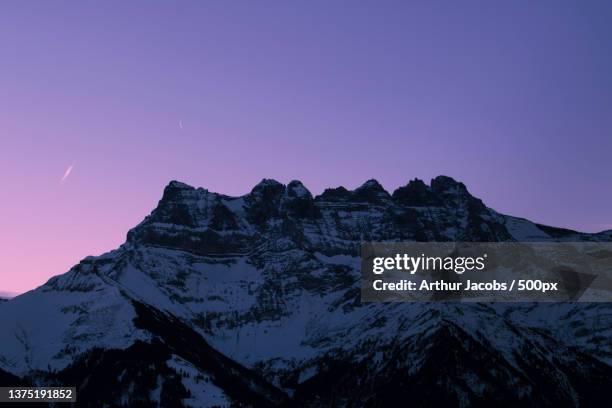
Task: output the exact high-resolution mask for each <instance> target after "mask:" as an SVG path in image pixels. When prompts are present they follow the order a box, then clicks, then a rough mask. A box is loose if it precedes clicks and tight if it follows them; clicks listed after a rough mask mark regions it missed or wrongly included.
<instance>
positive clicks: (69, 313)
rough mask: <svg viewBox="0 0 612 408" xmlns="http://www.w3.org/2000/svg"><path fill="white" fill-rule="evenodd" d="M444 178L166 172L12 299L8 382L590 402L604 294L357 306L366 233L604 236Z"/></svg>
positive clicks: (606, 363) (118, 391)
mask: <svg viewBox="0 0 612 408" xmlns="http://www.w3.org/2000/svg"><path fill="white" fill-rule="evenodd" d="M611 238H612V237H610V235H609V234H606V233H601V234H582V233H578V232H574V231H568V230H563V229H558V228H553V227H548V226H542V225H538V224H534V223H532V222H530V221H528V220H525V219H521V218H516V217H512V216H508V215H503V214H500V213H497V212H496V211H495V210H493V209H491V208H488V207H487V206H486V205H485V204H484V203H483V202H482V201H481V200H480V199H478V198H476V197H473V196H472V195H471V194H470V193H469V191H468V189H467V188H466V186H465V185H464V184H463V183H460V182H457V181H455V180H453V179H452V178H450V177H445V176H439V177H436V178H435V179H433V180H432V181H431V183H430V184H429V185H427V184H425V183H424V182H423V181H421V180H416V179H415V180H413V181H410V182H409V183H407V184H406V185H405V186H403V187H400V188H398V189H397V190H395V191H394V192H393V193H389V192H387V191H385V189H384V188H383V187H382V186H381V185H380V183H378V182H377V181H376V180H369V181H367V182H366V183H364V184H363V185H362V186H360V187H359V188H357V189H355V190H352V191H351V190H348V189H346V188H344V187H338V188H334V189H327V190H325V191H324V192H323V193H322V194H321V195H319V196H316V197H313V196H312V194H311V193H310V192H309V191H308V190H307V189H306V187H304V185H303V184H302V183H301V182H299V181H292V182H290V183H289V184H288V185H283V184H282V183H279V182H277V181H275V180H268V179H266V180H262V181H261V182H260V183H259V184H257V185H256V186H255V187H254V188H253V189H252V190H251V192H249V193H248V194H245V195H243V196H240V197H230V196H226V195H223V194H218V193H214V192H210V191H208V190H205V189H201V188H194V187H191V186H189V185H187V184H184V183H181V182H178V181H172V182H170V183H169V184H168V186H167V187H166V188H165V189H164V192H163V195H162V198H161V200H160V201H159V203H158V205H157V207H156V208H155V209H154V210H153V211H152V212H151V214H150V215H148V216H147V217H146V218H145V219H144V220H143V221H142V222H141V223H140V224H139V225H137V226H136V227H134V228H133V229H131V230H130V231H129V232H128V234H127V240H126V242H125V243H124V244H123V245H122V246H121V247H119V248H118V249H116V250H114V251H111V252H109V253H106V254H104V255H101V256H98V257H88V258H86V259H84V260H82V261H81V262H80V263H79V264H77V265H76V266H74V267H73V268H72V269H71V270H70V271H68V272H67V273H66V274H64V275H61V276H57V277H54V278H52V279H50V280H49V281H48V282H47V283H46V284H45V285H43V286H41V287H40V288H38V289H36V290H34V291H31V292H28V293H26V294H24V295H21V296H18V297H17V298H15V299H12V300H9V301H7V302H3V303H1V304H0V325H1V327H2V328H3V331H2V332H0V381H2V382H3V384H7V385H10V384H12V383H15V384H18V385H24V384H74V385H76V386H77V387H78V395H79V401H81V402H82V403H83V404H84V405H85V404H89V405H90V406H103V405H108V406H164V407H166V406H193V407H204V406H223V405H231V404H235V405H240V404H242V405H246V406H257V407H258V406H262V407H268V406H312V407H317V406H372V407H378V406H380V407H383V406H384V407H388V406H396V405H398V404H399V402H400V401H403V403H402V404H401V405H405V404H404V403H405V402H406V401H412V402H413V403H414V405H416V406H419V404H420V406H440V405H452V406H471V405H487V406H488V405H492V404H497V405H500V406H575V405H582V406H595V405H596V404H598V403H599V402H600V400H601V399H603V398H604V397H605V398H607V390H608V387H609V386H610V385H612V384H611V382H610V378H612V367H611V363H612V346H611V344H610V342H609V339H610V337H611V335H612V332H611V330H612V328H611V327H610V325H609V321H610V320H609V319H610V318H612V306H610V305H608V304H577V303H575V304H574V303H563V304H536V305H534V304H491V305H489V304H451V303H435V304H431V303H420V304H415V303H411V304H408V303H361V302H360V295H359V293H360V292H359V289H360V272H359V265H360V260H359V247H360V244H361V243H362V242H364V241H479V242H495V241H545V242H548V241H610V240H611Z"/></svg>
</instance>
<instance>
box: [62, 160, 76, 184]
mask: <svg viewBox="0 0 612 408" xmlns="http://www.w3.org/2000/svg"><path fill="white" fill-rule="evenodd" d="M73 167H74V164H72V165H70V167H68V168H67V169H66V171H65V172H64V177H62V181H61V182H62V183H63V182H64V180H66V179H67V178H68V176H69V175H70V173H72V168H73Z"/></svg>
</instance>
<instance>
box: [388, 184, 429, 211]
mask: <svg viewBox="0 0 612 408" xmlns="http://www.w3.org/2000/svg"><path fill="white" fill-rule="evenodd" d="M392 197H393V200H395V201H397V202H399V203H401V204H404V205H408V206H413V207H426V206H439V205H441V202H440V199H439V198H438V197H437V196H436V194H435V193H434V192H433V191H432V189H431V188H430V187H429V186H428V185H426V184H425V183H424V182H423V180H419V179H417V178H415V179H414V180H411V181H410V182H409V183H408V184H406V185H405V186H403V187H400V188H398V189H397V190H395V191H394V192H393V196H392Z"/></svg>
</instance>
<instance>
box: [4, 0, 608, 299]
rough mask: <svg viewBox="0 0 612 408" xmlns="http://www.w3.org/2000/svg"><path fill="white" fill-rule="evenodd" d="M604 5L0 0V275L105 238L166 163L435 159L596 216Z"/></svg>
mask: <svg viewBox="0 0 612 408" xmlns="http://www.w3.org/2000/svg"><path fill="white" fill-rule="evenodd" d="M128 3H129V4H128ZM254 3H259V4H258V5H255V4H254ZM290 3H291V4H290ZM298 3H300V4H298ZM357 3H360V4H359V5H358V4H357ZM430 3H436V5H434V6H432V5H431V4H430ZM459 3H460V4H461V5H460V4H459ZM610 21H612V2H609V1H601V2H597V1H588V2H576V1H571V2H564V1H538V2H533V1H528V2H522V1H512V2H489V1H483V2H456V1H449V2H422V3H419V2H408V1H398V2H387V1H383V2H381V1H371V2H348V1H347V2H336V1H321V2H313V1H309V2H281V1H278V2H273V1H266V2H252V1H248V2H238V1H232V2H221V1H219V2H212V1H210V2H209V1H206V2H168V1H164V2H151V1H147V2H142V3H138V2H134V1H132V2H123V1H121V2H112V1H105V2H84V1H78V2H77V1H74V2H62V1H53V2H48V1H40V2H34V1H28V2H16V1H14V2H6V1H5V2H2V3H1V4H0V51H1V53H2V54H1V57H0V58H1V59H0V61H1V62H0V91H1V97H0V174H1V175H2V176H1V177H2V183H1V185H0V191H1V193H0V194H1V195H0V198H1V200H0V227H1V229H0V274H1V276H0V279H1V280H0V289H1V290H6V291H17V292H20V291H24V290H27V289H30V288H33V287H35V286H37V285H39V284H42V283H43V282H44V281H46V280H47V279H48V278H49V277H50V276H52V275H55V274H59V273H63V272H65V271H66V270H68V269H69V267H70V266H72V265H73V264H75V263H77V262H78V261H79V260H80V259H81V258H83V257H84V256H86V255H90V254H100V253H102V252H104V251H107V250H110V249H113V248H115V247H117V246H118V245H119V244H121V243H122V242H123V241H124V239H125V234H126V232H127V230H128V229H129V228H130V227H132V226H134V225H136V224H137V223H138V222H139V221H140V220H141V219H142V218H144V216H145V215H147V214H148V213H149V212H150V211H151V209H152V208H153V207H154V206H155V205H156V203H157V201H158V200H159V198H160V197H161V193H162V189H163V187H164V186H165V185H166V184H167V183H168V181H169V180H171V179H179V180H181V181H185V182H187V183H190V184H192V185H196V186H203V187H206V188H208V189H210V190H213V191H218V192H223V193H226V194H235V195H237V194H243V193H246V192H248V191H249V190H250V189H251V187H252V186H253V185H254V184H256V183H257V182H258V181H259V180H260V179H261V178H264V177H270V178H275V179H277V180H279V181H282V182H288V181H290V180H291V179H300V180H302V181H303V182H304V183H305V185H306V186H307V187H309V188H310V189H311V190H312V191H313V193H320V192H321V191H322V190H323V189H324V188H325V187H328V186H338V185H344V186H346V187H349V188H354V187H357V186H358V185H360V184H361V183H362V182H363V181H365V180H366V179H369V178H372V177H374V178H377V179H378V180H379V181H380V182H381V183H382V184H383V185H384V186H385V187H387V188H388V189H390V190H392V189H395V188H397V187H398V186H400V185H403V184H405V183H406V182H407V181H408V180H409V179H411V178H414V177H419V178H422V179H425V180H426V181H427V182H429V179H430V178H431V177H433V176H436V175H439V174H446V175H450V176H452V177H454V178H456V179H459V180H461V181H463V182H465V183H466V184H467V186H468V188H469V189H470V190H471V192H472V193H474V194H475V195H477V196H479V197H481V198H482V199H483V200H484V201H485V203H486V204H488V205H489V206H491V207H493V208H495V209H497V210H498V211H501V212H504V213H509V214H513V215H517V216H523V217H527V218H530V219H532V220H535V221H538V222H542V223H546V224H551V225H555V226H562V227H570V228H575V229H579V230H584V231H598V230H602V229H607V228H612V184H611V182H610V179H611V175H612V160H611V152H612V75H611V73H612V25H611V24H610ZM181 123H182V129H181V126H180V124H181ZM71 165H74V167H73V170H72V172H71V174H70V175H69V176H68V177H67V178H66V180H65V181H64V182H63V183H62V182H61V181H60V180H61V178H62V176H63V175H64V172H65V171H66V169H67V168H68V167H69V166H71Z"/></svg>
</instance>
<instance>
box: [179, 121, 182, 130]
mask: <svg viewBox="0 0 612 408" xmlns="http://www.w3.org/2000/svg"><path fill="white" fill-rule="evenodd" d="M179 128H181V129H182V128H183V121H182V120H179Z"/></svg>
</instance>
